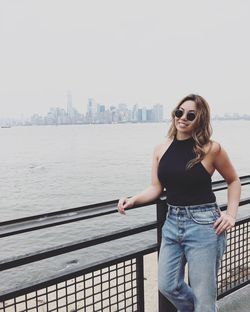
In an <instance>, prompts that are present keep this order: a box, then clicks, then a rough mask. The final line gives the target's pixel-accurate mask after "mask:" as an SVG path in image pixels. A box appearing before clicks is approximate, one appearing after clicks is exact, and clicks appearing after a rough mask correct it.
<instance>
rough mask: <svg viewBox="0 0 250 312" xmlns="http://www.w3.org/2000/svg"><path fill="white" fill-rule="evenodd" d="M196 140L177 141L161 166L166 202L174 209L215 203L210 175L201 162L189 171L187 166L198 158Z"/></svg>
mask: <svg viewBox="0 0 250 312" xmlns="http://www.w3.org/2000/svg"><path fill="white" fill-rule="evenodd" d="M194 144H195V141H194V139H193V138H189V139H186V140H177V139H176V138H174V140H173V142H172V143H171V144H170V146H169V147H168V149H167V150H166V152H165V153H164V155H163V156H162V158H161V159H160V162H159V166H158V178H159V180H160V182H161V184H162V186H163V187H164V188H165V189H166V193H167V202H168V204H170V205H174V206H190V205H200V204H205V203H213V202H215V201H216V198H215V195H214V193H213V191H212V180H211V175H210V174H209V173H208V171H207V170H206V169H205V168H204V166H203V165H202V163H201V162H199V163H197V164H195V165H194V166H193V167H192V168H190V169H186V165H187V163H188V162H189V161H190V160H191V159H193V158H195V153H194V151H193V147H194Z"/></svg>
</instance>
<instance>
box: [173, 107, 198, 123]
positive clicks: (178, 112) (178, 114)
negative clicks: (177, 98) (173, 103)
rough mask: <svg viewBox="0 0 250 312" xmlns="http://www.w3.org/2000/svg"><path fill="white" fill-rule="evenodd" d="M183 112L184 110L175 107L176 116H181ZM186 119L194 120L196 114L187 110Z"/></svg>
mask: <svg viewBox="0 0 250 312" xmlns="http://www.w3.org/2000/svg"><path fill="white" fill-rule="evenodd" d="M183 114H184V111H183V110H182V109H180V108H177V109H176V110H175V112H174V115H175V117H176V118H181V117H182V116H183ZM186 118H187V120H188V121H194V120H195V118H196V114H195V113H194V112H188V113H187V115H186Z"/></svg>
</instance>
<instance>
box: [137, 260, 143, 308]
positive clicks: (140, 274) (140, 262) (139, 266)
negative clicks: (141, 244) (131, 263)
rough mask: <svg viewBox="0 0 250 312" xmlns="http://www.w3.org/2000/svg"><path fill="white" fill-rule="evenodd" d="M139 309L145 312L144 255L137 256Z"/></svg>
mask: <svg viewBox="0 0 250 312" xmlns="http://www.w3.org/2000/svg"><path fill="white" fill-rule="evenodd" d="M136 274H137V278H136V279H137V302H138V311H140V312H144V311H145V310H144V308H145V306H144V261H143V255H141V256H138V257H137V258H136Z"/></svg>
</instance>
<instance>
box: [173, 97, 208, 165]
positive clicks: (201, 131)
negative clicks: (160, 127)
mask: <svg viewBox="0 0 250 312" xmlns="http://www.w3.org/2000/svg"><path fill="white" fill-rule="evenodd" d="M186 101H193V102H194V103H195V104H196V118H195V120H194V128H193V131H192V137H193V139H194V141H195V145H194V153H195V155H196V156H195V158H194V159H191V160H190V161H189V162H188V164H187V169H190V168H192V167H193V166H194V165H195V164H197V163H199V162H201V161H202V160H203V159H204V157H205V152H204V149H203V147H204V146H205V145H206V144H208V143H210V142H211V140H210V137H211V135H212V127H211V123H210V108H209V105H208V103H207V101H206V100H205V99H204V98H203V97H201V96H200V95H197V94H189V95H187V96H185V97H184V98H183V99H182V100H181V101H180V102H179V103H178V104H177V106H176V107H175V109H174V110H173V111H172V114H171V117H172V121H171V125H170V128H169V130H168V137H169V138H170V139H174V138H175V136H176V134H177V129H176V127H175V111H176V109H178V108H180V106H181V105H182V104H183V103H184V102H186Z"/></svg>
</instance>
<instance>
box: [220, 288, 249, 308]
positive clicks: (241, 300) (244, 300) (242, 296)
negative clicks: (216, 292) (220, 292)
mask: <svg viewBox="0 0 250 312" xmlns="http://www.w3.org/2000/svg"><path fill="white" fill-rule="evenodd" d="M218 307H219V312H249V311H250V285H247V286H245V287H242V288H241V289H239V290H237V291H235V292H233V293H232V294H230V295H228V296H226V297H224V298H222V299H220V300H219V301H218Z"/></svg>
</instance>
